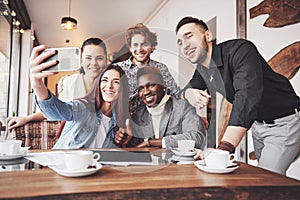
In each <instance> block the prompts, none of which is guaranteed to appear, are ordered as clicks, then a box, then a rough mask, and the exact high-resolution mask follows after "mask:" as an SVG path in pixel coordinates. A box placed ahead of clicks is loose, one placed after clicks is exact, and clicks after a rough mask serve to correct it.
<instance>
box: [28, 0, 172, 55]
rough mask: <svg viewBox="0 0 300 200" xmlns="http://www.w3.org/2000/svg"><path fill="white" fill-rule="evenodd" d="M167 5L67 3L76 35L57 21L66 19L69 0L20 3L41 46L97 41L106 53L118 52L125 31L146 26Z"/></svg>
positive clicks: (101, 0)
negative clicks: (100, 41)
mask: <svg viewBox="0 0 300 200" xmlns="http://www.w3.org/2000/svg"><path fill="white" fill-rule="evenodd" d="M167 1H168V0H150V1H149V0H71V13H70V16H71V17H73V18H76V19H77V21H78V28H77V30H76V31H65V30H63V29H62V28H61V26H60V21H61V18H62V17H67V16H68V15H69V0H24V3H25V5H26V8H27V11H28V14H29V16H30V19H31V22H32V25H33V29H34V30H35V33H36V36H37V38H38V41H39V42H40V43H41V44H46V45H49V46H51V47H63V46H80V45H81V44H82V42H83V41H84V40H85V39H87V38H89V37H100V38H102V39H103V40H105V41H106V43H107V44H108V48H111V49H109V50H110V51H116V50H118V49H116V48H117V46H118V48H121V45H122V44H124V36H123V35H122V33H124V31H125V30H126V29H127V28H129V27H130V26H133V25H135V24H137V23H140V22H143V23H147V22H148V21H149V20H150V19H151V17H152V16H153V15H155V13H156V12H157V11H158V10H159V9H160V8H161V7H162V6H163V5H165V3H166V2H167ZM66 40H70V42H69V43H66ZM110 43H111V44H110Z"/></svg>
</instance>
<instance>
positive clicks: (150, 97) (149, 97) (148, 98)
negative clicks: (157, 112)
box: [145, 96, 153, 101]
mask: <svg viewBox="0 0 300 200" xmlns="http://www.w3.org/2000/svg"><path fill="white" fill-rule="evenodd" d="M145 99H146V101H151V100H152V99H153V96H148V97H146V98H145Z"/></svg>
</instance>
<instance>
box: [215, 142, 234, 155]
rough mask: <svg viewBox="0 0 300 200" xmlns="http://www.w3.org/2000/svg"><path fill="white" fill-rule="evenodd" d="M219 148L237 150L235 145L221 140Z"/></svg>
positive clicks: (230, 151) (232, 151) (231, 151)
mask: <svg viewBox="0 0 300 200" xmlns="http://www.w3.org/2000/svg"><path fill="white" fill-rule="evenodd" d="M218 149H221V150H225V151H229V153H234V152H235V147H234V146H233V145H232V144H231V143H230V142H227V141H221V142H220V144H219V146H218Z"/></svg>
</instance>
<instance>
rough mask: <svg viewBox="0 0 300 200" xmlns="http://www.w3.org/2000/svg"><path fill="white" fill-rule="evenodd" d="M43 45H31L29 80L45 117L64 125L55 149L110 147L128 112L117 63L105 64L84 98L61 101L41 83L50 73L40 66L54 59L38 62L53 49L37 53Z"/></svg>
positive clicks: (125, 83)
mask: <svg viewBox="0 0 300 200" xmlns="http://www.w3.org/2000/svg"><path fill="white" fill-rule="evenodd" d="M44 48H45V46H43V45H41V46H38V47H35V48H34V49H33V51H32V54H31V58H30V81H31V85H32V88H33V90H34V93H35V94H36V99H37V103H38V105H39V107H40V109H41V111H42V112H43V114H44V115H45V116H46V117H47V119H48V120H65V121H67V122H66V125H65V127H64V129H63V132H62V134H61V136H60V138H59V140H58V141H57V143H56V144H55V146H54V148H55V149H67V148H112V147H117V144H115V142H114V136H115V133H116V131H118V130H120V129H122V131H124V130H125V128H126V123H125V121H126V119H127V118H128V117H129V111H128V100H129V95H128V91H129V90H128V79H127V77H126V75H125V72H124V71H123V70H122V69H121V67H119V66H117V65H108V66H106V67H105V68H104V69H103V71H101V73H100V74H99V76H98V77H97V78H96V79H95V81H94V85H93V87H92V88H91V90H90V91H89V92H88V94H87V95H86V96H85V97H82V98H78V99H76V100H73V101H69V102H63V101H60V100H59V99H58V98H56V97H55V96H54V95H53V94H52V93H51V92H49V90H48V88H47V87H46V86H45V84H44V83H43V78H45V77H48V76H51V75H53V74H54V73H53V72H42V70H43V69H45V68H48V67H50V66H52V65H55V64H56V61H48V62H45V63H42V61H43V60H44V59H45V58H47V57H50V56H51V55H53V54H54V53H55V52H54V51H53V52H51V51H49V52H47V53H43V54H40V52H41V51H42V50H44Z"/></svg>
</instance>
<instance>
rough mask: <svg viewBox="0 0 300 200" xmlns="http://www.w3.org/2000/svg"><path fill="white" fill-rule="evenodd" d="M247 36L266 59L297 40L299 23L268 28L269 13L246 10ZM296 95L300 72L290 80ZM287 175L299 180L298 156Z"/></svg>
mask: <svg viewBox="0 0 300 200" xmlns="http://www.w3.org/2000/svg"><path fill="white" fill-rule="evenodd" d="M261 2H262V0H252V1H247V8H248V10H249V9H250V8H252V7H254V6H256V5H258V4H259V3H261ZM247 14H248V17H247V20H248V23H247V29H248V30H247V38H248V39H249V40H251V41H253V42H254V43H255V44H256V46H257V48H258V50H259V51H260V53H261V54H262V55H263V57H264V58H265V59H266V60H267V61H268V60H270V59H271V58H272V57H273V56H274V55H275V54H276V53H278V51H279V50H280V49H282V48H284V47H286V46H288V45H289V44H292V43H293V42H295V41H299V40H300V37H299V30H300V23H297V24H293V25H288V26H284V27H281V28H268V27H265V26H263V24H264V22H265V20H266V19H267V18H268V17H269V15H267V14H266V15H260V16H257V17H255V18H253V19H250V17H249V11H248V12H247ZM290 81H291V84H292V85H293V87H294V89H295V91H296V93H297V95H298V96H299V95H300V72H299V71H298V73H297V74H296V75H295V76H294V77H293V78H292V79H291V80H290ZM250 144H251V143H250ZM287 175H288V176H290V177H293V178H296V179H298V180H300V158H299V157H298V159H297V160H296V162H294V163H293V164H292V165H291V167H290V168H289V169H288V171H287Z"/></svg>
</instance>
